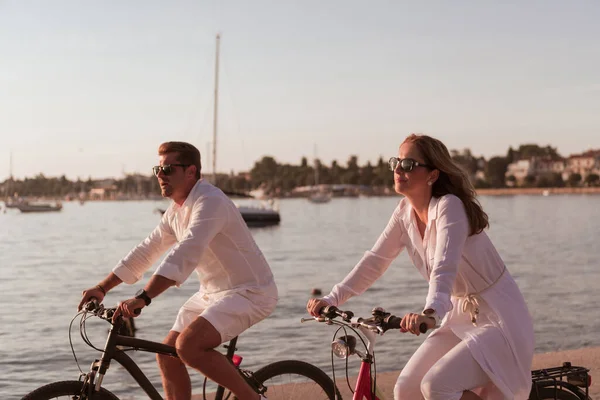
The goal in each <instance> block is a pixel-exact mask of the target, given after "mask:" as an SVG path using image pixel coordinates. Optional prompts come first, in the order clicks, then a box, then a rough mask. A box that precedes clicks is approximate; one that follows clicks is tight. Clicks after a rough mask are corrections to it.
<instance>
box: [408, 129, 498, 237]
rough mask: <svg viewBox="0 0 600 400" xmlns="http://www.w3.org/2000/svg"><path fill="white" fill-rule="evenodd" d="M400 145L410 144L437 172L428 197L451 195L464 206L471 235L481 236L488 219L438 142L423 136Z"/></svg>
mask: <svg viewBox="0 0 600 400" xmlns="http://www.w3.org/2000/svg"><path fill="white" fill-rule="evenodd" d="M402 143H413V144H414V145H415V146H417V148H418V149H419V151H420V152H421V155H422V156H423V158H424V160H423V161H425V164H427V165H429V166H430V168H431V169H437V170H438V171H439V177H438V179H437V180H436V181H435V182H434V183H433V185H432V195H433V196H434V197H441V196H443V195H445V194H453V195H455V196H456V197H458V198H459V199H460V200H461V201H462V202H463V204H464V206H465V210H466V212H467V217H468V219H469V226H470V228H471V235H474V234H476V233H481V232H482V231H483V230H484V229H485V228H487V227H489V226H490V223H489V221H488V215H487V214H486V213H485V212H484V211H483V208H482V207H481V204H479V201H478V200H477V198H476V197H477V194H476V192H475V189H474V188H473V185H472V184H471V181H470V180H469V176H468V175H467V173H466V172H465V170H464V169H463V168H462V167H461V166H460V165H459V164H457V163H456V162H455V161H454V160H453V159H452V157H451V156H450V152H449V151H448V149H447V148H446V145H444V144H443V143H442V142H441V141H439V140H438V139H434V138H432V137H431V136H427V135H416V134H414V133H413V134H411V135H409V136H408V137H407V138H406V139H404V142H402Z"/></svg>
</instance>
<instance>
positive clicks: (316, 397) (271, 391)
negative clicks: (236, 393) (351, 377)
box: [254, 360, 342, 400]
mask: <svg viewBox="0 0 600 400" xmlns="http://www.w3.org/2000/svg"><path fill="white" fill-rule="evenodd" d="M254 379H256V380H257V381H258V382H260V383H261V384H262V385H263V386H265V387H266V388H267V391H266V392H265V395H266V396H267V397H268V398H269V400H292V399H298V400H321V399H330V400H334V399H341V398H342V396H340V392H339V391H338V389H337V387H336V386H335V384H334V383H333V381H332V380H331V378H330V377H329V376H327V374H326V373H325V372H323V371H322V370H321V369H319V368H317V367H315V366H314V365H312V364H308V363H306V362H304V361H297V360H286V361H278V362H275V363H273V364H269V365H267V366H265V367H263V368H261V369H259V370H258V371H256V373H255V374H254ZM336 394H337V396H336Z"/></svg>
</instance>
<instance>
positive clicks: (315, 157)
mask: <svg viewBox="0 0 600 400" xmlns="http://www.w3.org/2000/svg"><path fill="white" fill-rule="evenodd" d="M314 146H315V147H314V150H313V153H314V155H313V164H314V166H315V186H319V164H317V144H316V143H315V145H314Z"/></svg>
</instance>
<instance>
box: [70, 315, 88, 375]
mask: <svg viewBox="0 0 600 400" xmlns="http://www.w3.org/2000/svg"><path fill="white" fill-rule="evenodd" d="M83 313H85V311H80V312H78V313H77V314H75V316H74V317H73V319H72V320H71V323H70V324H69V344H70V345H71V352H72V353H73V358H74V359H75V364H77V369H79V372H80V373H81V374H83V370H82V369H81V367H80V366H79V360H78V359H77V354H75V347H73V338H72V336H71V329H72V328H73V322H74V321H75V319H76V318H77V317H78V316H80V315H81V314H83Z"/></svg>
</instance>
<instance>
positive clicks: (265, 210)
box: [212, 35, 281, 227]
mask: <svg viewBox="0 0 600 400" xmlns="http://www.w3.org/2000/svg"><path fill="white" fill-rule="evenodd" d="M220 43H221V35H217V51H216V57H215V103H214V115H213V148H212V150H213V151H212V164H213V165H212V172H213V174H212V178H213V182H212V184H213V185H216V181H217V121H218V118H217V111H218V106H219V49H220ZM234 203H235V205H236V206H237V208H238V210H239V211H240V213H241V214H242V218H243V219H244V221H245V222H246V225H248V226H252V227H262V226H270V225H278V224H279V222H280V221H281V216H280V215H279V209H278V206H277V204H276V203H275V202H274V200H273V199H270V200H268V201H262V202H261V203H260V204H257V205H249V204H246V205H241V204H238V203H237V202H234Z"/></svg>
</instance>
